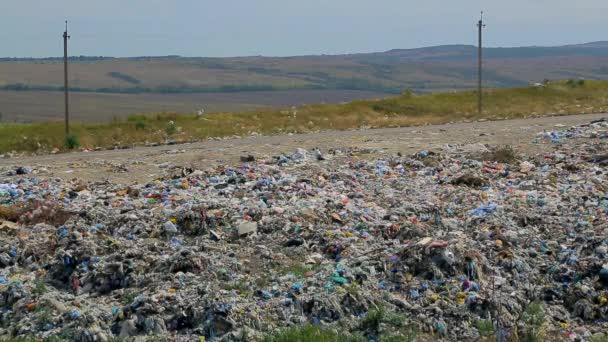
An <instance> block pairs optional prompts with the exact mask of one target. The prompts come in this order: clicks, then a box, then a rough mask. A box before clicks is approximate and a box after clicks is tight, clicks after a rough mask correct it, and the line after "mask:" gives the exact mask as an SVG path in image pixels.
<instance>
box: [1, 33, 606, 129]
mask: <svg viewBox="0 0 608 342" xmlns="http://www.w3.org/2000/svg"><path fill="white" fill-rule="evenodd" d="M476 56H477V49H476V47H474V46H470V45H445V46H436V47H427V48H417V49H396V50H390V51H386V52H379V53H365V54H348V55H321V56H297V57H261V56H250V57H233V58H203V57H200V58H198V57H197V58H192V57H179V56H165V57H133V58H112V57H85V56H81V57H71V58H70V60H71V66H70V88H71V90H72V91H73V94H72V97H73V103H74V105H75V106H78V105H79V103H80V102H79V101H80V100H82V101H87V102H86V104H84V103H80V104H81V106H80V107H77V108H79V109H78V110H77V111H76V113H75V115H76V118H77V119H79V120H84V121H105V120H107V119H108V118H112V117H114V116H119V117H120V116H124V115H127V114H132V113H134V112H138V113H140V112H148V111H149V112H154V111H158V103H157V101H150V100H149V96H150V95H151V94H164V95H165V96H164V98H163V100H162V101H163V106H162V108H163V109H162V110H165V111H180V112H183V111H194V110H196V109H197V108H198V107H200V106H205V107H208V108H211V109H212V110H214V111H217V110H224V109H228V110H234V108H235V106H234V103H232V102H233V101H232V100H231V94H236V93H238V98H239V99H240V100H239V101H236V102H238V105H239V106H238V108H239V109H247V108H249V107H251V108H252V109H255V108H260V107H263V106H285V105H286V103H285V102H287V103H289V104H293V105H301V104H305V103H312V102H341V101H346V100H353V99H358V98H368V97H385V96H388V95H390V94H398V93H400V92H402V91H404V90H405V89H411V90H413V91H414V92H418V93H425V92H436V91H451V90H463V89H471V88H474V87H475V84H476V58H477V57H476ZM484 56H485V57H486V59H485V63H484V68H485V71H484V82H485V86H486V87H493V88H500V87H513V86H524V85H527V84H530V83H533V82H540V81H542V80H543V79H575V78H585V79H598V80H602V79H608V42H593V43H587V44H579V45H567V46H557V47H537V46H533V47H515V48H486V49H484ZM62 90H63V62H62V59H61V58H43V59H31V58H1V59H0V112H1V113H2V114H3V118H4V120H11V121H13V120H17V121H28V120H39V119H41V118H44V119H49V118H53V117H58V118H60V117H61V116H60V114H61V110H62V108H61V105H60V104H61V100H60V99H55V96H54V95H53V93H54V92H57V91H62ZM271 91H281V92H283V91H288V94H290V95H289V99H288V100H286V101H276V99H269V98H268V97H267V96H264V95H263V94H264V93H266V92H271ZM294 92H295V93H294ZM342 92H344V93H342ZM347 93H348V95H346V94H347ZM209 94H216V95H217V96H213V95H209ZM249 94H251V97H250V98H248V95H249ZM279 94H280V93H279ZM307 94H316V95H318V96H311V95H307ZM118 95H120V96H118ZM178 95H179V96H178ZM338 95H340V96H338ZM47 98H48V100H47ZM215 98H217V99H218V100H217V101H216V100H215ZM243 98H245V100H243ZM304 98H305V100H303V99H304ZM33 100H36V101H33ZM45 101H47V102H45ZM147 103H150V105H148V104H147ZM34 104H35V106H33V105H34ZM114 104H115V105H114ZM45 108H46V109H47V110H48V115H47V113H46V112H45V113H41V111H42V112H44V110H45Z"/></svg>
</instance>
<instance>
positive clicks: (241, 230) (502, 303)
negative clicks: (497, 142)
mask: <svg viewBox="0 0 608 342" xmlns="http://www.w3.org/2000/svg"><path fill="white" fill-rule="evenodd" d="M565 132H567V133H549V134H547V133H543V134H541V135H539V141H542V140H545V139H548V140H549V141H550V142H551V143H553V144H555V146H554V151H553V152H552V153H546V154H541V155H532V156H523V155H517V156H516V158H515V159H514V160H512V161H509V162H502V161H495V160H493V158H492V155H493V154H492V152H491V151H495V152H497V150H496V148H491V147H490V148H489V149H487V151H485V152H484V153H483V154H479V153H476V152H474V151H477V150H478V149H477V148H476V149H468V148H467V146H446V148H445V149H444V150H441V151H420V152H419V153H416V154H414V155H412V156H401V155H390V156H389V155H382V154H374V153H371V154H369V155H366V158H361V155H360V152H361V151H359V150H357V149H334V150H331V151H328V152H327V153H323V152H322V151H321V150H319V149H317V150H313V151H306V150H303V149H298V150H297V151H295V153H289V154H284V155H280V156H276V157H270V156H269V157H268V158H266V159H259V158H257V160H256V158H254V157H253V156H244V157H243V158H242V159H241V165H239V166H236V167H231V166H228V165H220V166H217V167H209V168H208V169H204V170H192V169H187V168H179V169H178V171H179V172H175V173H174V174H173V175H172V176H168V177H165V178H163V179H156V180H153V181H150V182H149V183H145V184H132V185H121V184H109V183H107V182H96V183H90V184H86V183H83V182H80V181H78V180H75V179H72V180H67V179H59V178H44V177H41V176H39V175H38V174H36V172H35V171H36V167H35V166H31V167H30V166H11V167H10V168H4V169H2V170H0V171H1V172H2V176H1V177H0V232H1V234H0V308H1V312H0V333H1V334H2V335H1V336H0V337H7V338H9V337H16V336H35V337H40V338H47V337H51V336H57V337H62V338H68V339H70V340H74V341H108V340H109V339H111V338H115V337H119V338H129V337H138V338H143V337H146V336H147V337H152V338H153V337H158V336H164V337H170V338H172V339H174V340H182V341H192V340H200V341H203V340H207V341H216V340H220V341H239V340H252V339H253V340H255V339H257V338H260V337H262V336H264V335H265V334H268V333H270V332H273V331H275V330H277V329H280V328H284V327H289V326H299V325H304V324H307V323H308V324H313V325H319V326H321V327H328V328H333V329H338V330H344V331H357V330H359V331H360V333H361V334H363V335H365V336H366V337H367V338H369V339H370V340H377V338H378V337H379V334H380V332H379V331H378V330H377V329H375V330H374V329H367V328H365V326H364V325H362V322H363V321H364V320H365V317H366V316H367V315H368V314H369V313H370V312H371V311H373V310H378V309H379V308H382V310H386V311H388V312H392V313H395V314H399V315H401V317H404V322H402V327H408V329H415V331H416V332H417V334H418V335H420V336H431V337H432V338H433V339H438V340H439V339H443V340H450V341H460V340H475V339H479V338H480V336H483V333H484V331H483V329H481V328H480V327H481V326H482V325H483V324H481V323H483V322H489V323H488V324H489V326H490V329H492V330H493V331H494V332H493V334H494V335H495V336H497V337H499V338H502V339H503V340H509V339H513V338H515V337H517V336H519V337H521V336H523V335H525V334H528V333H529V326H528V324H529V322H528V320H527V319H526V317H528V316H529V315H531V310H530V308H531V305H537V306H539V307H542V312H543V316H542V319H541V320H540V324H538V326H537V327H536V328H538V330H539V331H541V332H542V333H543V334H545V335H543V336H546V337H547V338H549V337H554V338H558V339H560V338H561V339H572V340H575V339H581V340H588V339H589V338H591V337H592V336H593V335H595V334H598V333H601V332H604V331H607V330H608V170H607V169H606V163H605V162H604V161H606V160H608V157H606V154H607V153H608V149H607V147H608V140H607V139H605V138H606V136H607V135H606V132H608V122H606V121H601V120H600V121H597V122H594V123H591V124H589V125H585V126H579V127H573V128H569V129H567V130H566V131H565ZM484 149H485V148H484ZM488 151H490V152H488ZM497 153H498V152H497ZM480 156H481V157H480ZM480 322H481V323H480ZM397 330H398V329H396V331H397Z"/></svg>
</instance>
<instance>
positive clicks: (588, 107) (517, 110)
mask: <svg viewBox="0 0 608 342" xmlns="http://www.w3.org/2000/svg"><path fill="white" fill-rule="evenodd" d="M484 96H485V107H484V112H483V114H481V115H479V114H478V113H477V110H476V93H475V92H472V91H465V92H455V93H440V94H429V95H420V96H415V95H411V94H405V95H403V96H399V97H394V98H388V99H384V100H373V101H355V102H351V103H347V104H341V105H310V106H303V107H299V108H297V109H296V110H295V111H294V110H292V109H286V110H267V111H254V112H244V113H213V114H208V115H206V116H205V117H204V118H202V119H199V118H197V117H196V116H195V115H192V114H185V115H177V114H156V115H151V116H134V117H131V118H129V120H126V121H114V122H112V123H109V124H75V125H73V126H72V131H73V133H74V134H76V135H77V136H78V138H79V141H80V145H81V146H83V147H97V146H99V147H112V146H130V145H133V144H144V143H152V142H164V141H166V140H167V139H172V140H176V141H196V140H203V139H206V138H209V137H224V136H233V135H239V136H243V135H249V134H251V133H252V132H257V133H263V134H284V133H290V132H294V133H296V132H313V131H320V130H349V129H356V128H360V127H372V128H376V127H396V126H415V125H428V124H440V123H448V122H457V121H472V120H478V119H490V120H492V119H499V118H522V117H534V116H542V115H566V114H581V113H599V112H605V111H607V109H608V82H605V81H587V82H586V83H585V84H583V85H578V84H577V85H568V84H567V83H566V82H557V83H553V84H551V85H549V86H547V87H526V88H512V89H496V90H490V91H487V92H486V93H485V94H484ZM169 121H174V122H175V127H176V132H175V133H174V134H172V135H171V136H168V134H169V133H171V132H170V131H169V130H167V125H168V124H169ZM0 136H2V137H3V139H2V140H0V151H4V152H6V151H12V150H16V151H30V152H34V151H38V152H45V151H49V150H51V149H53V148H54V147H57V148H60V149H61V148H62V146H63V143H64V136H63V126H62V124H61V123H46V124H42V123H38V124H3V125H0Z"/></svg>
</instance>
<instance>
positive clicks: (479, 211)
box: [471, 203, 498, 217]
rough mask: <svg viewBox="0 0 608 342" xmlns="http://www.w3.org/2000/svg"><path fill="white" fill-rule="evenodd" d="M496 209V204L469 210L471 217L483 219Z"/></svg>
mask: <svg viewBox="0 0 608 342" xmlns="http://www.w3.org/2000/svg"><path fill="white" fill-rule="evenodd" d="M496 208H498V205H497V204H496V203H491V204H488V205H482V206H479V207H477V208H475V209H473V210H471V215H473V216H482V217H483V216H486V215H488V214H491V213H493V212H494V211H495V210H496Z"/></svg>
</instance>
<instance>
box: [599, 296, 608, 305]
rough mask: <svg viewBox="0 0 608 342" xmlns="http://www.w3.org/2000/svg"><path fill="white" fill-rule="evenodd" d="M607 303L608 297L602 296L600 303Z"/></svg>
mask: <svg viewBox="0 0 608 342" xmlns="http://www.w3.org/2000/svg"><path fill="white" fill-rule="evenodd" d="M606 303H608V298H606V297H600V304H606Z"/></svg>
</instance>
